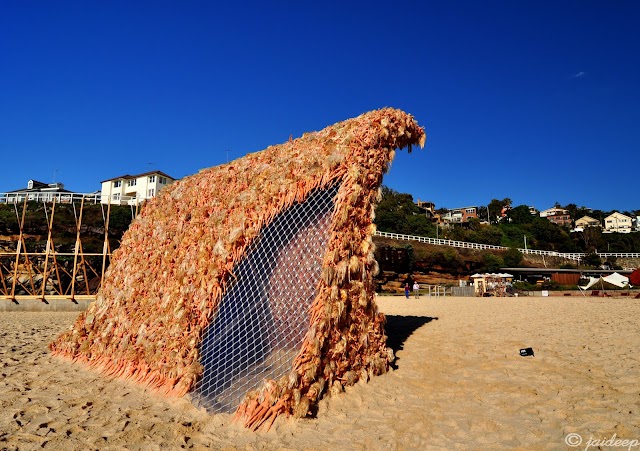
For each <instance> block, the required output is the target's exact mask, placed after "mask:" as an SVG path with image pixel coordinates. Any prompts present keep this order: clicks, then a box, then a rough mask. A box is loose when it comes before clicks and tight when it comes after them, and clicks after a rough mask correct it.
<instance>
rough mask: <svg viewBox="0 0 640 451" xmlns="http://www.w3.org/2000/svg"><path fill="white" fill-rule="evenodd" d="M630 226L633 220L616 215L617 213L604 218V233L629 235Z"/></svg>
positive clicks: (620, 214) (625, 216)
mask: <svg viewBox="0 0 640 451" xmlns="http://www.w3.org/2000/svg"><path fill="white" fill-rule="evenodd" d="M632 226H633V218H631V217H629V216H627V215H623V214H622V213H618V212H617V211H616V212H615V213H612V214H610V215H609V216H607V217H606V218H604V231H605V232H608V233H611V232H618V233H629V232H631V228H632Z"/></svg>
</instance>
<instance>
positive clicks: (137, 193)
mask: <svg viewBox="0 0 640 451" xmlns="http://www.w3.org/2000/svg"><path fill="white" fill-rule="evenodd" d="M175 181H176V179H174V178H173V177H171V176H169V175H167V174H165V173H164V172H162V171H151V172H145V173H143V174H136V175H129V174H126V175H121V176H119V177H115V178H112V179H108V180H104V181H102V182H101V183H102V189H101V203H103V204H108V203H111V204H117V205H136V204H139V203H141V202H143V201H144V200H147V199H151V198H153V197H155V196H156V195H157V194H158V192H160V191H161V190H162V189H163V188H165V187H166V186H168V185H170V184H171V183H173V182H175Z"/></svg>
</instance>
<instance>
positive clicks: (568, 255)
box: [376, 232, 640, 261]
mask: <svg viewBox="0 0 640 451" xmlns="http://www.w3.org/2000/svg"><path fill="white" fill-rule="evenodd" d="M376 236H379V237H382V238H391V239H394V240H405V241H418V242H420V243H427V244H434V245H436V246H451V247H458V248H463V249H489V250H507V249H509V248H508V247H505V246H494V245H492V244H480V243H471V242H468V241H455V240H442V239H438V238H429V237H426V236H416V235H403V234H401V233H389V232H376ZM518 250H519V251H520V252H522V253H523V254H530V255H543V256H549V257H560V258H564V259H567V260H575V261H580V260H582V259H583V258H584V256H585V255H586V254H584V253H578V252H556V251H542V250H537V249H518ZM598 256H600V257H602V258H609V257H620V258H640V253H638V252H635V253H624V252H606V253H598Z"/></svg>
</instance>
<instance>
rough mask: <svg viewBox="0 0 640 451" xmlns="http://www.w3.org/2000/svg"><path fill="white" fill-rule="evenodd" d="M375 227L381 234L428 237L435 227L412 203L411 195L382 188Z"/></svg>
mask: <svg viewBox="0 0 640 451" xmlns="http://www.w3.org/2000/svg"><path fill="white" fill-rule="evenodd" d="M376 225H377V226H378V230H380V231H381V232H392V233H404V234H407V235H420V236H429V235H431V234H432V233H433V234H435V227H434V226H433V224H431V222H430V221H429V220H428V219H427V217H426V216H425V215H424V214H423V213H422V212H421V211H420V209H419V208H418V206H417V205H416V204H415V203H414V202H413V196H412V195H411V194H406V193H399V192H397V191H395V190H393V189H391V188H389V187H386V186H383V187H382V199H381V200H380V203H379V204H378V207H377V208H376Z"/></svg>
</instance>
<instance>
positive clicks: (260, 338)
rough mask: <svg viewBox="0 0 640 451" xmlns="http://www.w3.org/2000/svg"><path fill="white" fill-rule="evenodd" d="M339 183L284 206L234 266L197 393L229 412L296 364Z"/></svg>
mask: <svg viewBox="0 0 640 451" xmlns="http://www.w3.org/2000/svg"><path fill="white" fill-rule="evenodd" d="M337 191H338V185H335V186H333V187H331V188H328V189H322V190H316V191H315V192H313V193H312V194H311V195H310V196H309V197H308V198H307V199H306V200H305V201H304V202H301V203H297V204H295V205H293V206H291V207H290V208H288V209H287V210H285V211H284V212H282V213H280V214H279V215H278V216H276V218H275V219H274V221H273V222H272V223H271V224H270V225H269V226H267V227H265V228H264V229H263V230H262V231H261V232H260V235H259V237H258V238H257V239H256V240H255V241H254V242H253V243H252V244H251V246H250V247H249V249H248V250H247V252H246V255H245V257H244V259H243V260H242V261H241V262H240V263H239V264H238V265H237V266H236V268H235V269H234V276H235V278H233V279H232V283H231V285H230V287H229V288H228V289H227V292H226V293H225V295H224V297H223V298H222V300H221V303H220V309H219V312H218V315H217V317H216V318H215V319H213V321H212V322H211V324H210V325H209V327H208V329H207V331H206V332H205V335H204V337H203V341H202V343H201V359H200V363H201V364H202V365H203V367H204V371H203V375H202V377H201V379H200V380H199V381H198V383H197V385H196V386H195V388H194V390H193V399H194V401H195V402H197V403H199V404H200V405H203V406H205V407H206V408H207V409H209V410H211V411H214V412H232V411H234V410H235V409H236V408H237V406H238V405H239V404H240V402H241V401H242V399H243V398H244V396H245V395H246V394H247V392H249V391H251V390H253V389H255V388H257V387H258V386H259V385H260V383H261V382H262V381H263V380H265V379H279V378H280V377H282V376H283V375H285V374H288V373H289V371H291V368H292V364H293V359H294V358H295V356H296V355H297V353H298V352H299V350H300V346H301V344H302V341H303V339H304V336H305V334H306V333H307V330H308V328H309V307H310V305H311V303H312V302H313V300H314V298H315V296H316V292H317V285H318V280H319V278H320V274H321V264H322V258H323V255H324V252H325V248H326V246H327V242H328V238H329V224H330V218H331V214H332V213H333V209H334V198H335V196H336V194H337Z"/></svg>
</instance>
